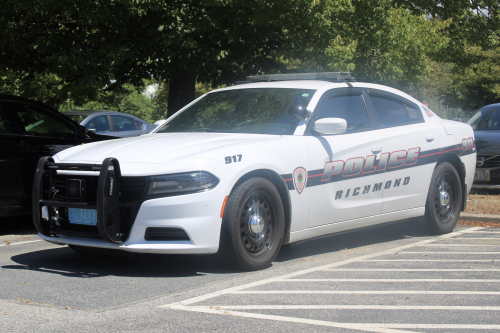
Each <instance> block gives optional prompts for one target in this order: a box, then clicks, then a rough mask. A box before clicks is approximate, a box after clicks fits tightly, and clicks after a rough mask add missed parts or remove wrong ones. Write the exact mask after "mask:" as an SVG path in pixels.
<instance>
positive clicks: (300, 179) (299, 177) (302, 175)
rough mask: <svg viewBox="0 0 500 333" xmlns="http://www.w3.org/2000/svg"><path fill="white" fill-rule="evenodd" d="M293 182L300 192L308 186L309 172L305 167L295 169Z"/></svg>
mask: <svg viewBox="0 0 500 333" xmlns="http://www.w3.org/2000/svg"><path fill="white" fill-rule="evenodd" d="M293 183H294V184H295V189H296V190H297V192H298V193H299V194H300V193H302V191H303V190H304V188H305V187H306V183H307V172H306V169H304V168H297V169H295V170H294V171H293Z"/></svg>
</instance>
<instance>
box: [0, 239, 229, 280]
mask: <svg viewBox="0 0 500 333" xmlns="http://www.w3.org/2000/svg"><path fill="white" fill-rule="evenodd" d="M11 260H12V261H14V262H15V263H16V265H4V266H1V268H3V269H6V270H12V269H16V270H31V271H38V272H43V273H53V274H57V275H61V276H68V277H80V278H94V277H103V276H109V275H113V276H124V277H187V276H189V277H192V276H202V275H206V274H207V273H216V274H225V273H235V272H237V271H235V270H230V269H228V268H226V267H224V265H223V263H220V262H219V261H218V259H217V258H216V256H215V255H164V254H137V253H136V254H134V253H128V252H123V251H116V250H114V251H113V250H96V251H91V252H90V253H77V252H75V251H73V250H72V249H71V248H69V247H67V246H61V247H59V248H55V249H54V248H52V249H47V250H39V251H34V252H30V253H23V254H19V255H15V256H12V257H11Z"/></svg>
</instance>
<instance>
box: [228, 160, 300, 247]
mask: <svg viewBox="0 0 500 333" xmlns="http://www.w3.org/2000/svg"><path fill="white" fill-rule="evenodd" d="M256 177H261V178H265V179H267V180H269V181H270V182H271V183H272V184H273V185H274V186H275V187H276V189H277V190H278V193H279V194H280V197H281V202H282V203H283V209H284V211H285V232H284V235H283V242H282V244H288V242H289V240H290V230H291V229H290V228H291V223H292V202H291V198H290V191H289V190H288V186H287V185H286V183H285V181H284V180H283V178H282V177H281V176H280V175H279V174H278V173H276V172H275V171H273V170H269V169H258V170H253V171H250V172H248V173H246V174H244V175H243V176H241V177H240V178H239V179H238V181H237V182H236V183H235V184H234V185H233V188H232V189H231V192H230V193H229V195H231V193H233V191H234V190H235V189H236V188H237V187H238V186H239V185H240V184H241V183H243V182H245V181H247V180H248V179H251V178H256Z"/></svg>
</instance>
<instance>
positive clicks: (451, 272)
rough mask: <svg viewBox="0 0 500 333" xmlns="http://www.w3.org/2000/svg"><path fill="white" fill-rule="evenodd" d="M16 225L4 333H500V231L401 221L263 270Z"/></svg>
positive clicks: (302, 247)
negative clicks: (106, 248)
mask: <svg viewBox="0 0 500 333" xmlns="http://www.w3.org/2000/svg"><path fill="white" fill-rule="evenodd" d="M21 230H25V231H24V232H23V231H21ZM15 231H16V230H11V229H5V228H4V229H3V232H2V233H1V234H0V235H1V236H0V240H2V243H3V244H2V245H0V280H1V281H2V286H3V287H2V288H1V290H0V331H1V332H19V331H23V332H26V331H36V332H45V331H46V332H68V331H73V332H75V331H79V332H80V331H81V332H87V331H99V332H104V331H106V332H110V331H111V332H117V331H148V332H156V331H158V332H160V331H161V332H164V331H183V332H184V331H188V332H189V331H192V332H200V331H203V332H208V331H210V332H214V331H219V332H220V331H223V332H239V331H241V332H248V331H269V332H285V331H286V332H290V331H294V332H302V331H304V332H306V331H307V332H311V331H324V332H351V331H352V332H359V331H365V332H457V331H458V332H477V331H485V332H491V331H500V315H499V311H500V283H499V282H500V274H499V273H500V267H499V264H498V263H499V262H500V230H499V229H489V228H465V227H459V228H457V229H456V230H455V231H454V232H453V233H451V234H447V235H443V236H434V235H431V234H429V233H427V232H425V231H424V230H423V229H422V228H421V226H420V225H418V224H415V223H411V222H409V221H400V222H397V223H392V224H387V225H382V226H378V227H375V228H371V229H365V230H358V231H354V232H350V233H346V234H340V235H333V236H328V237H322V238H319V239H315V240H309V241H305V242H301V243H298V244H295V245H293V246H288V247H285V248H284V249H282V251H281V252H280V255H279V256H278V258H277V260H276V262H275V263H274V264H273V266H272V267H271V268H269V269H266V270H263V271H259V272H238V271H233V270H228V269H227V268H225V267H224V265H223V263H220V262H218V261H217V260H216V258H215V257H214V256H164V255H136V256H130V255H121V256H116V255H110V254H109V253H102V252H100V253H98V254H79V253H75V252H74V251H73V250H71V249H70V248H68V247H61V246H56V245H53V244H50V243H46V242H44V241H39V240H38V239H36V236H35V235H33V233H32V231H31V230H30V229H29V225H28V226H26V227H25V228H24V229H19V230H17V231H18V233H17V234H16V233H14V232H15ZM13 235H14V236H13ZM5 239H8V240H9V241H8V242H10V245H7V243H6V242H5Z"/></svg>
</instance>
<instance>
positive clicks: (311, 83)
mask: <svg viewBox="0 0 500 333" xmlns="http://www.w3.org/2000/svg"><path fill="white" fill-rule="evenodd" d="M347 87H353V88H362V89H377V90H382V91H387V92H390V93H393V94H396V95H399V96H401V97H404V98H406V99H409V100H410V101H412V102H414V103H417V105H420V104H421V103H420V102H419V101H418V100H416V99H415V98H414V97H412V96H410V95H408V94H407V93H405V92H404V91H401V90H398V89H395V88H392V87H389V86H385V85H381V84H376V83H367V82H356V81H350V82H349V83H347V82H330V81H322V80H290V81H270V82H255V83H253V82H252V83H243V84H238V85H234V86H231V87H226V88H222V89H217V90H213V91H211V92H216V91H223V90H235V89H252V88H253V89H255V88H292V89H315V90H317V91H323V92H324V91H326V90H330V89H338V88H347ZM211 92H209V94H210V93H211Z"/></svg>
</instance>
